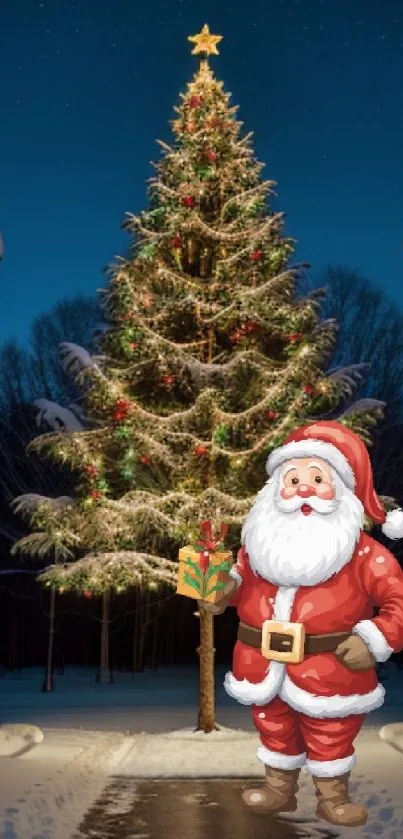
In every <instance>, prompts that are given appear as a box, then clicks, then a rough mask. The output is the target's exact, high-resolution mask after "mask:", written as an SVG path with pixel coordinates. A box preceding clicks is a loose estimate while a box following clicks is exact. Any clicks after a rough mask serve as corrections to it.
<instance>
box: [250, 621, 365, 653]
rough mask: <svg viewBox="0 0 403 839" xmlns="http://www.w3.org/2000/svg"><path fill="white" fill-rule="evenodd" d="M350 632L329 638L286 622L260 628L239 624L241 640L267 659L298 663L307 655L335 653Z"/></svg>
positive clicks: (265, 622)
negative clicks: (308, 632)
mask: <svg viewBox="0 0 403 839" xmlns="http://www.w3.org/2000/svg"><path fill="white" fill-rule="evenodd" d="M350 635H351V632H332V633H330V634H327V635H306V634H305V628H304V625H303V624H301V623H290V622H286V621H274V620H267V621H264V623H263V626H262V628H261V629H257V628H256V627H255V626H249V625H248V624H246V623H242V622H241V623H240V624H239V627H238V641H241V642H242V643H243V644H247V645H248V646H249V647H255V648H256V649H260V650H261V653H262V655H264V657H265V658H268V659H272V660H274V661H283V662H289V663H298V662H300V661H302V660H303V658H304V656H305V655H313V654H315V653H332V652H334V651H335V649H336V647H337V646H338V645H339V644H341V642H342V641H345V639H346V638H349V637H350Z"/></svg>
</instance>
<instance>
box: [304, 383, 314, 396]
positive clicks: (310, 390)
mask: <svg viewBox="0 0 403 839" xmlns="http://www.w3.org/2000/svg"><path fill="white" fill-rule="evenodd" d="M302 390H303V392H304V393H306V395H307V396H312V394H313V387H312V385H302Z"/></svg>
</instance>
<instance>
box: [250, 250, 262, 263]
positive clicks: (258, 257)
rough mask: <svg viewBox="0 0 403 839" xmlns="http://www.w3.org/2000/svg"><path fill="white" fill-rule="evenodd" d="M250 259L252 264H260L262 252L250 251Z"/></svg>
mask: <svg viewBox="0 0 403 839" xmlns="http://www.w3.org/2000/svg"><path fill="white" fill-rule="evenodd" d="M250 258H251V260H252V262H260V260H261V259H262V258H263V251H261V250H255V251H252V253H251V255H250Z"/></svg>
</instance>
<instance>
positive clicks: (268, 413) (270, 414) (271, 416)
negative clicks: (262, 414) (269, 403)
mask: <svg viewBox="0 0 403 839" xmlns="http://www.w3.org/2000/svg"><path fill="white" fill-rule="evenodd" d="M266 417H267V419H269V420H275V419H277V411H272V410H270V411H266Z"/></svg>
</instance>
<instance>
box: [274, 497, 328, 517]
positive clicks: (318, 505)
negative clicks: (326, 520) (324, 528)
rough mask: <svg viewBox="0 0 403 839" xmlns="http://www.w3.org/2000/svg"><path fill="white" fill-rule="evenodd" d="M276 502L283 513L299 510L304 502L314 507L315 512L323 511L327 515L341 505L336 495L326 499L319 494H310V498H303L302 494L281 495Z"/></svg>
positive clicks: (322, 513)
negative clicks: (283, 496) (282, 496)
mask: <svg viewBox="0 0 403 839" xmlns="http://www.w3.org/2000/svg"><path fill="white" fill-rule="evenodd" d="M275 504H276V507H277V508H278V509H279V510H280V511H281V512H282V513H295V512H296V511H297V510H300V509H301V507H303V506H304V504H307V505H308V506H309V507H311V508H312V510H314V512H315V513H321V515H323V516H326V515H329V514H330V513H334V511H335V510H336V509H337V507H338V506H339V501H338V499H337V498H336V496H335V497H334V498H331V499H330V500H325V499H324V498H318V496H317V495H309V496H308V498H302V497H301V496H300V495H294V496H293V498H281V496H280V497H277V498H276V499H275Z"/></svg>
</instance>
